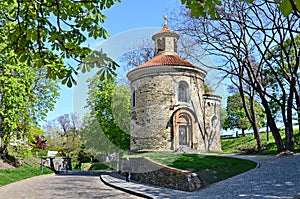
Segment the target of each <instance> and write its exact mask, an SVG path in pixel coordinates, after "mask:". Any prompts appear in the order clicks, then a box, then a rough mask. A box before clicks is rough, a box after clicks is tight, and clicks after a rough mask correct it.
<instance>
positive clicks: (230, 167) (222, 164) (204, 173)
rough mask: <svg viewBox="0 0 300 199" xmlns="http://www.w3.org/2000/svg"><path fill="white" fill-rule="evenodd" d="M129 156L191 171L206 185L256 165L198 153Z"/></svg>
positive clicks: (250, 162) (247, 161) (245, 161)
mask: <svg viewBox="0 0 300 199" xmlns="http://www.w3.org/2000/svg"><path fill="white" fill-rule="evenodd" d="M130 157H148V158H150V159H152V160H154V161H157V162H159V163H162V164H165V165H168V166H171V167H174V168H178V169H183V170H190V171H193V172H195V173H197V174H198V177H199V178H200V179H201V180H202V181H203V182H204V184H206V185H209V184H212V183H214V182H218V181H220V180H224V179H226V178H229V177H232V176H234V175H237V174H240V173H243V172H245V171H248V170H250V169H253V168H255V167H256V163H255V162H252V161H249V160H242V159H236V158H228V157H220V156H206V155H199V154H182V153H172V152H156V153H142V154H136V155H131V156H130Z"/></svg>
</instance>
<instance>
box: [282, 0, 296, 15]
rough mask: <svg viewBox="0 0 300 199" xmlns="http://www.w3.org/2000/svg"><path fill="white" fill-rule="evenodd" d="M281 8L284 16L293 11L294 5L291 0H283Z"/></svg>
mask: <svg viewBox="0 0 300 199" xmlns="http://www.w3.org/2000/svg"><path fill="white" fill-rule="evenodd" d="M279 9H280V10H281V12H282V14H283V15H284V16H288V15H289V14H291V13H292V12H293V7H292V4H291V2H290V0H283V2H282V3H281V4H280V6H279Z"/></svg>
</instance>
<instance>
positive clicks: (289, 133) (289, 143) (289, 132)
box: [284, 91, 295, 151]
mask: <svg viewBox="0 0 300 199" xmlns="http://www.w3.org/2000/svg"><path fill="white" fill-rule="evenodd" d="M292 110H293V93H292V91H290V93H289V97H288V101H287V111H286V114H287V120H286V121H284V124H285V138H286V139H285V148H286V150H289V151H294V145H295V142H294V131H293V124H292V123H293V115H292Z"/></svg>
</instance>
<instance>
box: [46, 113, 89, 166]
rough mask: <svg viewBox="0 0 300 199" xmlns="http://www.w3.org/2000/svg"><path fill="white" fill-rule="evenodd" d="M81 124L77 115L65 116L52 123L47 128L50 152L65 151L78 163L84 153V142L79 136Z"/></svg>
mask: <svg viewBox="0 0 300 199" xmlns="http://www.w3.org/2000/svg"><path fill="white" fill-rule="evenodd" d="M80 129H81V124H80V123H79V122H78V116H77V115H76V114H75V113H71V114H64V115H61V116H59V117H58V118H56V119H55V120H54V121H50V122H48V124H47V127H46V133H47V135H48V136H49V140H48V148H49V149H50V150H61V149H62V150H64V151H65V153H67V154H68V155H70V157H71V158H72V160H73V161H76V160H77V158H78V155H79V154H80V153H83V151H82V150H83V148H82V144H83V142H82V140H81V137H80V134H79V131H80Z"/></svg>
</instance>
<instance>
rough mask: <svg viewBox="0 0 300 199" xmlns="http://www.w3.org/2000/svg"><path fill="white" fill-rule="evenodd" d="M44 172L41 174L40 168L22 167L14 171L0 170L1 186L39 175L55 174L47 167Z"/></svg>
mask: <svg viewBox="0 0 300 199" xmlns="http://www.w3.org/2000/svg"><path fill="white" fill-rule="evenodd" d="M43 170H44V172H43V173H41V172H40V167H39V166H21V167H18V168H14V169H5V170H0V186H3V185H6V184H10V183H13V182H17V181H20V180H23V179H26V178H31V177H34V176H38V175H44V174H50V173H53V171H51V170H50V169H49V168H47V167H44V168H43Z"/></svg>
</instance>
